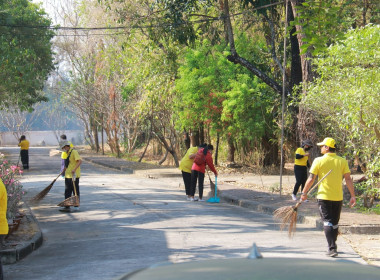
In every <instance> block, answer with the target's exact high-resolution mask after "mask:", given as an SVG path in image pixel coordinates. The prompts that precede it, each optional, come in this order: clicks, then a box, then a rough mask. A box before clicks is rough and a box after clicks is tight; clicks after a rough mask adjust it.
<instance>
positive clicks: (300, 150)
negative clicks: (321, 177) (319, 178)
mask: <svg viewBox="0 0 380 280" xmlns="http://www.w3.org/2000/svg"><path fill="white" fill-rule="evenodd" d="M296 154H299V155H301V156H304V155H305V150H304V149H303V148H298V149H297V150H296ZM308 158H309V157H308V156H304V157H303V158H300V159H297V158H296V159H295V160H294V164H295V165H300V166H307V160H308Z"/></svg>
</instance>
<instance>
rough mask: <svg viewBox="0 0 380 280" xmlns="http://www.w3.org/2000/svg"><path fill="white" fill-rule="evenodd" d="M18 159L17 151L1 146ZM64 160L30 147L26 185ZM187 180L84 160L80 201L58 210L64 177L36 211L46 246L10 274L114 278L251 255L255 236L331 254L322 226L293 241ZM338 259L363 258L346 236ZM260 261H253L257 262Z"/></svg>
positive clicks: (279, 249)
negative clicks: (188, 195)
mask: <svg viewBox="0 0 380 280" xmlns="http://www.w3.org/2000/svg"><path fill="white" fill-rule="evenodd" d="M1 151H3V152H6V153H7V154H10V155H12V158H13V160H14V161H17V153H18V149H15V148H13V149H11V148H1ZM59 167H60V159H59V157H58V156H55V157H49V148H33V147H32V148H31V149H30V168H31V169H30V171H27V172H25V174H24V175H23V177H22V183H23V185H24V187H25V189H26V190H27V191H28V192H29V194H28V196H29V197H32V196H34V195H35V194H36V193H37V192H39V191H40V190H42V189H43V188H44V187H45V186H47V185H48V184H49V183H50V182H51V181H52V180H53V179H54V177H55V176H56V175H57V174H58V172H59ZM180 182H181V178H180V177H178V178H160V179H149V178H141V177H140V178H138V177H137V176H134V175H124V174H122V173H121V172H117V171H113V170H111V169H106V168H102V167H99V166H93V165H91V164H89V163H87V162H84V163H83V165H82V177H81V181H80V190H81V206H80V211H79V212H75V213H62V212H59V211H58V207H57V206H56V204H57V203H59V202H60V201H62V200H63V190H64V181H63V179H59V180H58V181H57V182H56V184H55V185H54V187H53V189H52V190H51V192H50V193H49V194H48V196H47V197H46V198H45V199H44V200H43V201H42V202H41V203H40V204H39V205H38V206H33V207H32V210H33V213H34V215H35V216H36V218H37V219H38V221H39V223H40V226H41V229H42V232H43V235H44V244H43V245H42V247H41V248H40V249H38V250H37V251H35V252H33V253H32V254H31V255H29V256H27V257H26V258H25V259H23V260H21V261H20V262H18V263H16V264H12V265H6V266H4V271H5V279H8V280H10V279H28V280H33V279H39V280H44V279H46V280H47V279H113V278H115V277H117V276H119V275H122V274H124V273H126V272H130V271H133V270H135V269H138V268H142V267H146V266H150V265H153V264H157V263H160V262H168V261H170V262H184V261H192V260H203V259H217V258H237V257H246V256H247V255H248V253H249V250H250V247H251V246H252V244H253V243H254V242H255V243H256V244H257V245H258V247H259V249H260V250H261V253H262V255H263V256H264V258H267V257H283V258H288V257H294V258H315V259H327V257H325V255H324V254H325V250H326V241H325V239H324V235H323V233H322V232H320V231H316V230H314V229H310V228H309V227H307V226H302V225H299V226H298V230H297V234H296V236H295V237H294V238H293V239H288V237H287V235H286V233H284V232H280V231H279V230H278V225H276V224H275V223H274V222H273V220H272V216H269V215H265V214H260V213H255V212H253V211H251V210H249V209H245V208H239V207H236V206H231V205H228V204H226V203H219V204H211V203H206V202H188V201H186V200H185V195H184V192H183V190H181V189H179V183H180ZM338 246H339V251H341V252H343V253H342V254H340V258H339V260H334V259H332V260H331V261H342V260H347V261H354V262H359V263H363V264H364V263H365V262H364V261H363V260H362V259H361V258H360V257H359V256H358V255H357V254H356V253H355V252H354V251H353V250H352V249H351V247H350V246H349V245H347V244H346V243H344V241H343V239H340V240H339V241H338ZM253 261H254V260H253Z"/></svg>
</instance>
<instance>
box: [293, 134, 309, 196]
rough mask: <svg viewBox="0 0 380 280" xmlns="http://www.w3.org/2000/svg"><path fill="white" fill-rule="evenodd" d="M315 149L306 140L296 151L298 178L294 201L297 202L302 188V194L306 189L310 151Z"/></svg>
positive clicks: (295, 165)
mask: <svg viewBox="0 0 380 280" xmlns="http://www.w3.org/2000/svg"><path fill="white" fill-rule="evenodd" d="M312 147H313V143H312V142H311V141H310V140H308V139H306V140H303V141H302V142H301V147H299V148H298V149H297V150H296V158H295V160H294V175H295V176H296V183H295V185H294V189H293V193H292V199H293V200H297V192H298V190H299V188H300V187H301V192H302V191H303V189H304V187H305V183H306V180H307V168H308V167H310V163H309V150H310V149H311V148H312Z"/></svg>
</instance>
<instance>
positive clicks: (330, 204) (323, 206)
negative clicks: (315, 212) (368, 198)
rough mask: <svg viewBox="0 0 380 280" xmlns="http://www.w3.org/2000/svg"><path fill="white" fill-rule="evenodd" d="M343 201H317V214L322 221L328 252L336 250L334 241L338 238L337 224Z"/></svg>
mask: <svg viewBox="0 0 380 280" xmlns="http://www.w3.org/2000/svg"><path fill="white" fill-rule="evenodd" d="M342 204H343V201H331V200H322V199H318V207H319V214H320V215H321V219H322V221H323V230H324V232H325V236H326V240H327V244H328V247H329V250H332V249H336V240H337V238H338V228H339V226H338V223H339V219H340V212H341V211H342Z"/></svg>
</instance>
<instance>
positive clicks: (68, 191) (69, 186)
mask: <svg viewBox="0 0 380 280" xmlns="http://www.w3.org/2000/svg"><path fill="white" fill-rule="evenodd" d="M75 190H76V191H77V195H78V196H79V178H75ZM74 195H75V193H74V185H73V179H72V178H65V199H66V198H69V197H71V196H74Z"/></svg>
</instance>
